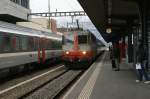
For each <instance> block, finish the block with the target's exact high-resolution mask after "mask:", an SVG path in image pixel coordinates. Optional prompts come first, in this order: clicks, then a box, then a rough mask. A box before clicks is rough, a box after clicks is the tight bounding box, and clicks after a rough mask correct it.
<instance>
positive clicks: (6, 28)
mask: <svg viewBox="0 0 150 99" xmlns="http://www.w3.org/2000/svg"><path fill="white" fill-rule="evenodd" d="M0 31H1V32H8V33H13V34H20V35H27V36H36V37H44V38H49V39H55V40H62V37H61V35H58V34H56V33H52V32H45V31H40V30H36V29H32V28H27V27H23V26H19V25H15V24H11V23H6V22H3V21H0Z"/></svg>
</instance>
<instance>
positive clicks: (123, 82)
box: [63, 52, 150, 99]
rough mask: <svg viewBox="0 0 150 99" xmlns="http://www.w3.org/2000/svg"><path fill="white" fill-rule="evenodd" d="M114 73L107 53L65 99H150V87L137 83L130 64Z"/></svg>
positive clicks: (122, 66)
mask: <svg viewBox="0 0 150 99" xmlns="http://www.w3.org/2000/svg"><path fill="white" fill-rule="evenodd" d="M120 69H121V70H120V71H113V70H112V68H111V62H110V59H109V53H108V52H105V53H104V55H103V56H101V57H99V59H98V60H97V61H96V62H95V63H94V64H93V65H92V66H91V67H90V68H89V69H88V70H87V71H86V72H85V73H84V74H83V76H81V78H80V79H79V80H78V81H77V82H76V83H75V84H74V85H73V86H72V87H71V88H70V90H69V91H68V92H67V93H66V94H65V95H64V96H63V99H149V98H150V85H148V84H144V83H143V82H140V83H137V82H136V79H137V77H136V74H135V71H134V70H133V69H132V66H130V64H126V62H122V63H121V65H120Z"/></svg>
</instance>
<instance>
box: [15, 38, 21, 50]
mask: <svg viewBox="0 0 150 99" xmlns="http://www.w3.org/2000/svg"><path fill="white" fill-rule="evenodd" d="M15 38H16V51H19V50H20V40H19V39H20V38H19V37H18V36H16V37H15Z"/></svg>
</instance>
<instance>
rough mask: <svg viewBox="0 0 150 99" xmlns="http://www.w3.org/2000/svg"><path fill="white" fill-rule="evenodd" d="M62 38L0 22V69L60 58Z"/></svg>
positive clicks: (42, 62) (53, 34)
mask: <svg viewBox="0 0 150 99" xmlns="http://www.w3.org/2000/svg"><path fill="white" fill-rule="evenodd" d="M62 54H63V53H62V36H61V35H58V34H55V33H49V32H44V31H39V30H35V29H31V28H25V27H21V26H16V25H13V24H9V23H5V22H0V69H5V68H13V67H16V66H20V65H24V64H30V63H39V64H44V63H45V62H46V61H47V60H50V59H51V60H54V59H57V58H60V56H62Z"/></svg>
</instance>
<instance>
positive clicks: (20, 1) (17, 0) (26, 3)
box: [10, 0, 29, 8]
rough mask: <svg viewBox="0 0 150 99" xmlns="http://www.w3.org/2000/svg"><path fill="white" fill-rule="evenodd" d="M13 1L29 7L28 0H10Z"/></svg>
mask: <svg viewBox="0 0 150 99" xmlns="http://www.w3.org/2000/svg"><path fill="white" fill-rule="evenodd" d="M10 1H12V2H14V3H17V4H19V5H21V6H23V7H25V8H29V0H10Z"/></svg>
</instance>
